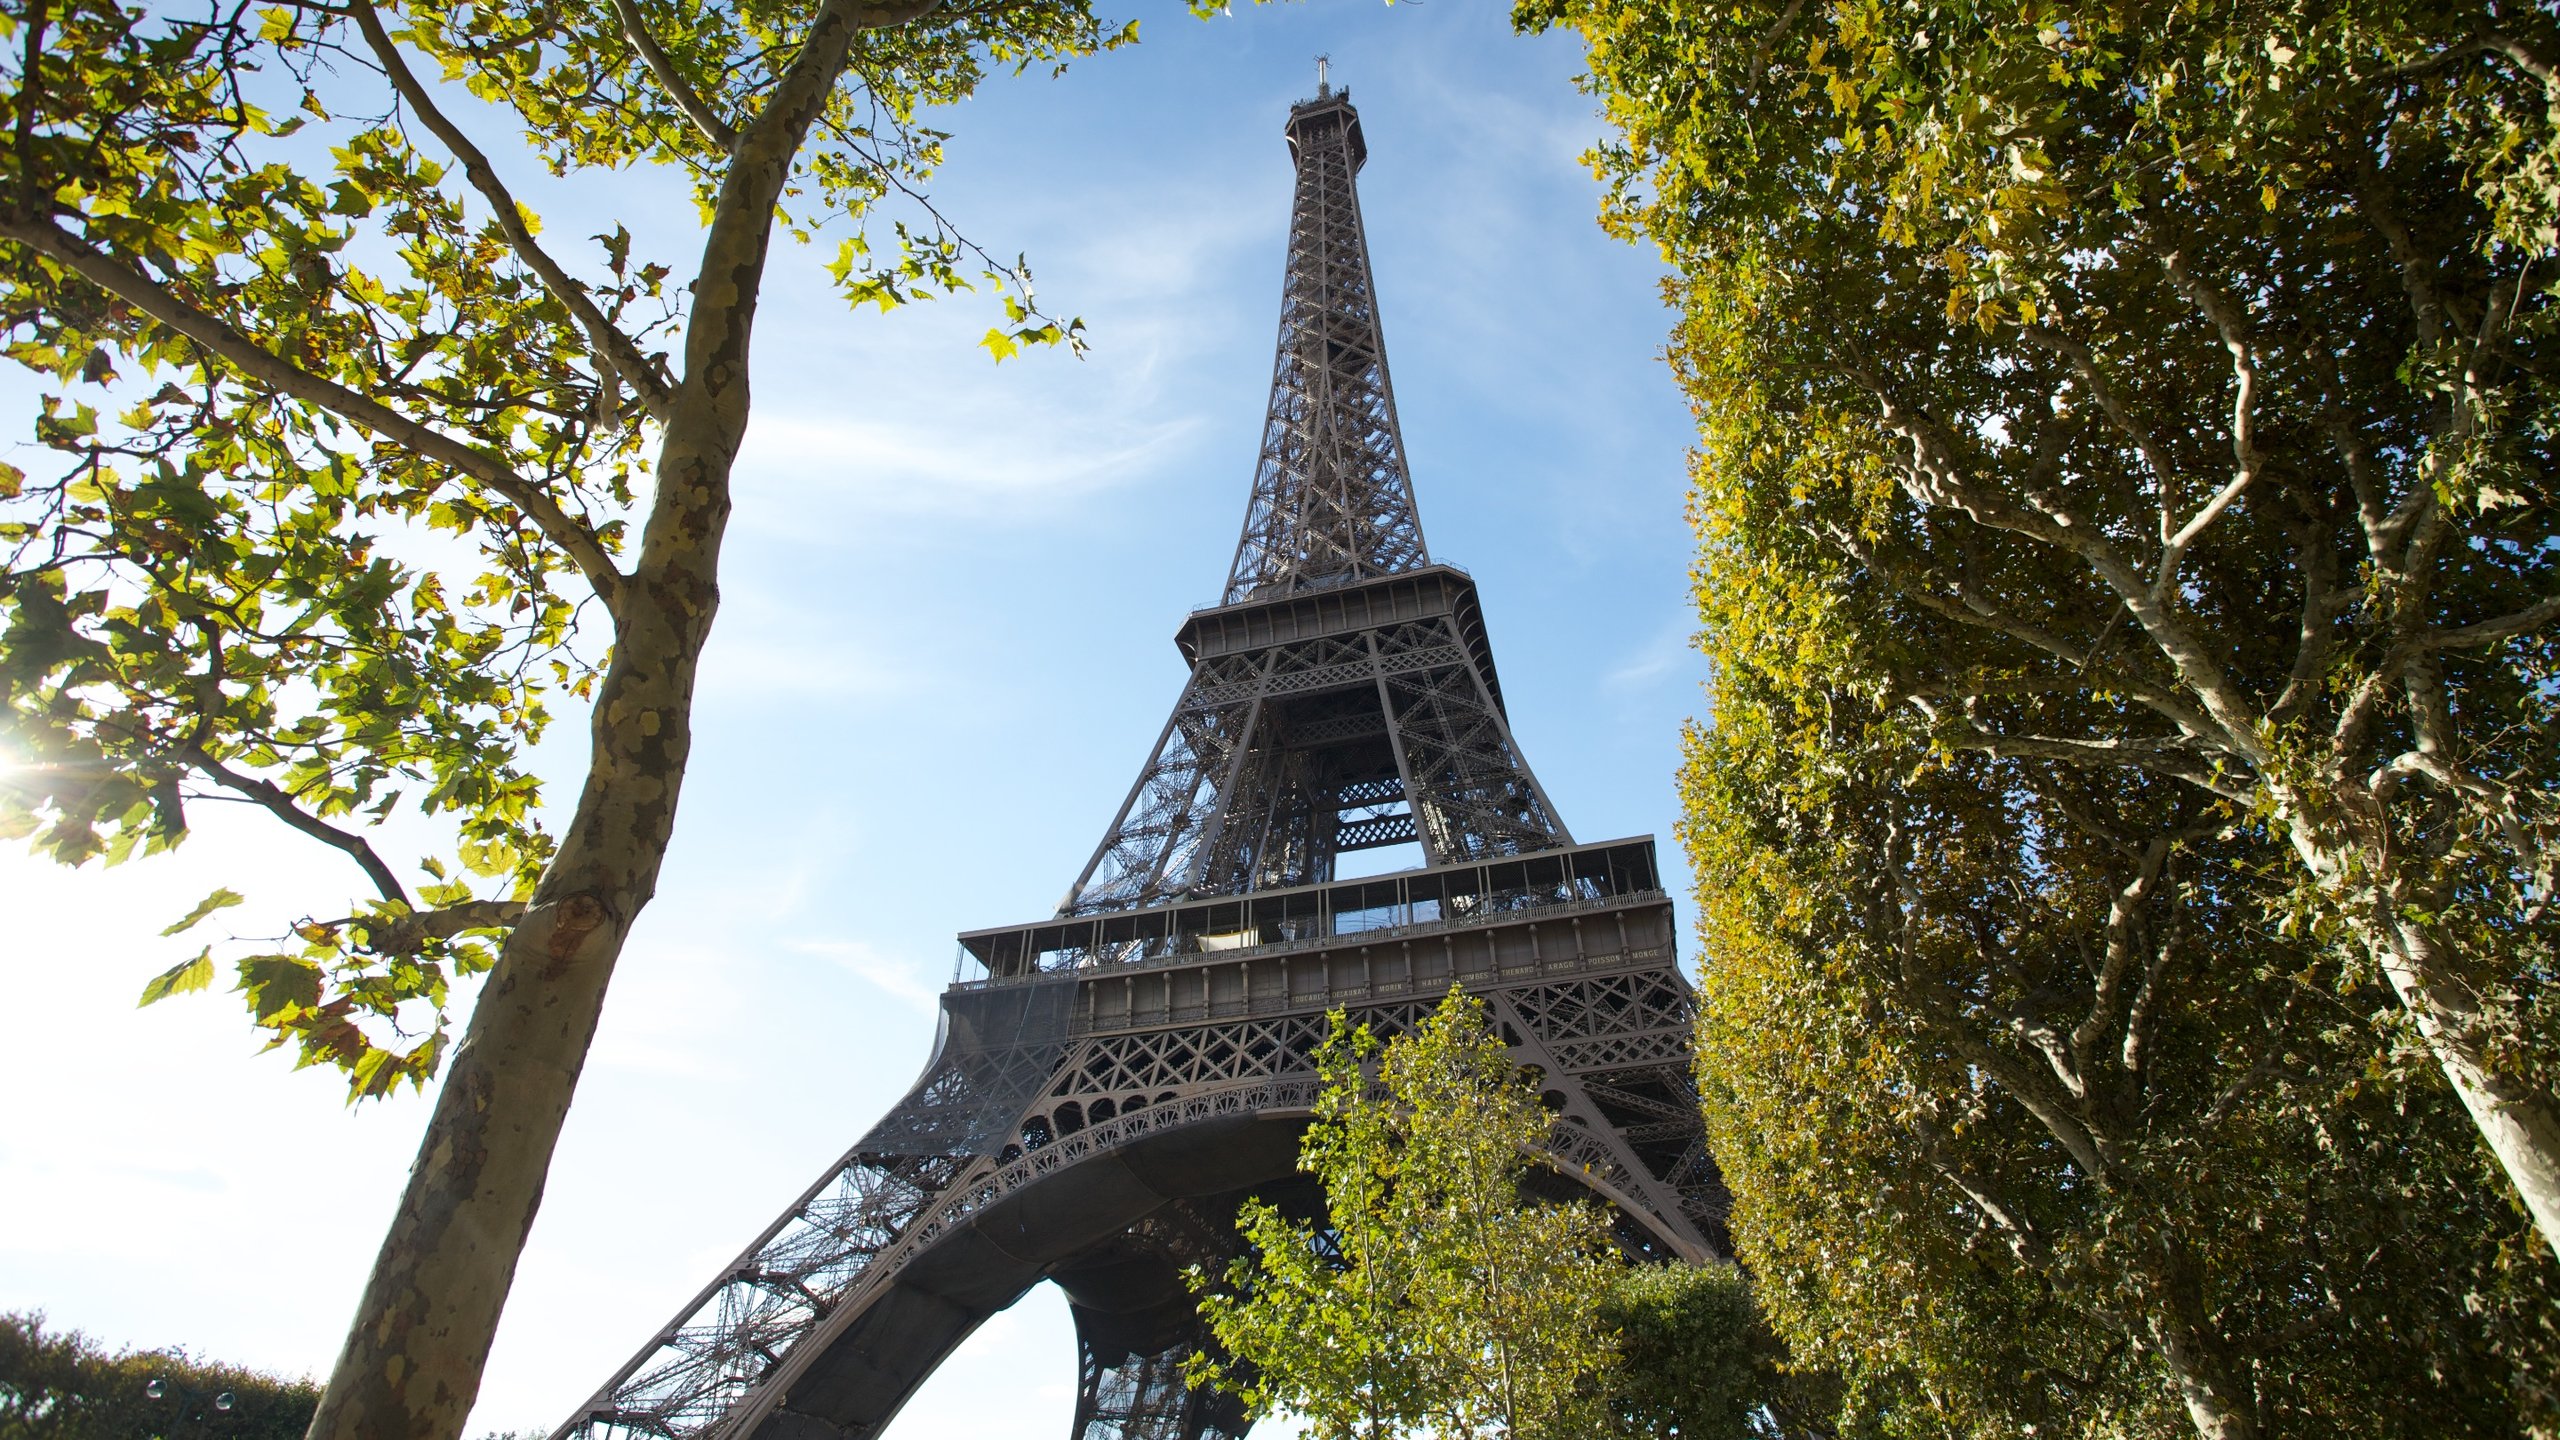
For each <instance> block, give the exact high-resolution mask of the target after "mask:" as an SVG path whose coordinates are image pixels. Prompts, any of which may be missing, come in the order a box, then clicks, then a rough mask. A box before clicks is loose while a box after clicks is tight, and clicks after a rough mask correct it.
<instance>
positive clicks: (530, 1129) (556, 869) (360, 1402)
mask: <svg viewBox="0 0 2560 1440" xmlns="http://www.w3.org/2000/svg"><path fill="white" fill-rule="evenodd" d="M929 8H931V0H887V3H881V4H872V5H864V4H861V3H857V0H827V3H826V4H825V5H824V6H823V7H822V8H821V9H820V10H819V12H818V13H817V15H816V16H814V17H813V18H812V19H811V21H810V25H809V32H808V35H807V37H806V38H805V39H804V40H803V42H802V44H801V47H800V53H799V54H798V55H797V56H796V57H794V58H793V60H792V62H791V66H790V69H789V71H788V72H787V73H786V74H785V75H784V77H783V79H782V80H781V82H780V83H779V84H777V85H776V86H775V87H774V90H773V92H772V95H771V98H770V99H769V100H768V102H767V104H766V106H765V108H764V109H763V110H762V111H761V112H760V113H759V114H758V115H757V117H756V119H755V121H754V122H753V123H752V124H751V125H749V126H748V127H747V129H746V130H745V132H744V133H742V134H741V135H740V136H739V138H738V143H737V147H736V149H735V150H733V151H732V152H731V163H730V167H729V173H728V174H727V176H726V177H724V179H723V182H722V185H721V191H720V197H719V200H718V202H717V204H716V205H715V207H714V209H713V212H712V216H713V218H712V223H711V228H710V232H709V234H708V236H707V237H706V238H705V241H704V244H703V253H702V265H701V270H700V273H699V275H698V276H697V278H696V279H695V281H694V284H693V313H692V315H691V316H690V317H689V319H688V323H687V326H686V331H685V352H684V380H683V382H682V384H681V385H679V386H678V388H677V390H676V393H675V396H674V397H673V403H672V405H671V406H670V410H669V415H668V419H667V427H666V433H665V435H664V437H663V438H662V440H661V443H660V445H659V451H658V470H657V490H656V493H655V495H654V496H653V498H652V500H651V503H650V508H649V519H648V525H647V528H646V530H645V531H644V532H643V534H642V537H641V542H640V554H639V556H638V559H637V562H636V564H635V566H634V569H633V572H632V574H631V576H630V577H629V580H628V582H627V583H626V584H625V585H623V586H622V589H621V594H620V595H619V596H617V597H616V603H615V605H614V607H613V611H614V616H613V618H614V621H615V637H614V651H613V661H612V663H611V665H610V666H609V667H608V668H607V669H606V672H605V676H604V680H603V682H602V683H601V684H600V685H598V686H597V689H596V696H595V712H594V715H593V718H592V721H591V723H590V727H589V733H590V737H591V740H592V744H593V750H592V753H591V757H590V762H589V768H588V771H587V776H586V783H585V786H584V789H583V790H582V791H581V793H580V795H579V797H578V808H577V812H576V814H575V815H574V816H573V817H572V819H571V821H570V824H569V826H568V828H567V830H566V832H565V833H564V834H563V835H562V837H561V845H560V851H559V854H558V855H557V856H555V857H554V859H553V861H552V864H551V867H550V868H549V869H548V870H547V871H545V872H544V875H543V880H542V884H541V886H540V888H539V889H538V890H537V892H536V894H535V896H534V904H533V907H532V909H531V910H530V912H529V913H528V914H527V915H526V917H525V919H524V920H523V922H522V923H520V924H519V925H518V926H517V928H516V929H515V931H514V932H513V933H512V934H511V935H510V936H509V937H508V939H507V944H506V947H505V949H504V951H503V952H502V954H501V955H500V957H499V960H498V964H497V966H496V968H495V969H493V970H492V971H491V972H490V975H489V982H488V985H487V986H486V988H485V989H483V990H482V992H481V996H480V1000H479V1003H478V1004H477V1005H476V1006H475V1007H474V1008H473V1010H472V1015H471V1023H470V1025H469V1027H468V1028H467V1029H466V1030H465V1032H464V1036H463V1042H462V1044H461V1046H460V1047H459V1048H458V1049H457V1050H456V1051H455V1053H454V1056H453V1061H452V1066H451V1069H450V1070H449V1071H448V1072H447V1074H446V1076H445V1081H444V1086H443V1088H442V1090H440V1091H439V1092H438V1093H437V1095H436V1103H435V1111H434V1114H433V1115H432V1116H431V1117H430V1118H429V1120H428V1122H427V1132H426V1135H425V1137H424V1138H423V1139H422V1140H421V1141H420V1143H419V1147H418V1158H417V1161H416V1163H415V1164H414V1165H413V1166H412V1167H411V1169H410V1172H409V1185H408V1189H407V1190H406V1191H405V1192H404V1193H403V1194H402V1196H401V1199H400V1208H399V1210H398V1212H397V1214H396V1215H395V1216H394V1218H393V1220H392V1224H391V1229H390V1233H389V1234H387V1235H386V1236H384V1238H383V1242H382V1250H381V1253H380V1254H379V1255H378V1256H377V1257H376V1258H375V1261H374V1268H373V1273H372V1276H371V1278H370V1279H369V1280H368V1281H367V1282H366V1284H365V1290H364V1298H363V1299H362V1300H361V1301H360V1302H359V1303H358V1305H357V1309H356V1318H355V1323H354V1324H353V1325H352V1326H351V1327H350V1328H349V1330H348V1333H347V1341H346V1346H345V1348H344V1349H342V1350H341V1351H340V1352H339V1355H338V1360H337V1364H336V1366H335V1367H334V1368H333V1369H332V1370H331V1371H330V1374H329V1383H328V1387H327V1389H326V1390H325V1391H324V1392H323V1393H322V1395H321V1399H320V1407H319V1411H318V1413H317V1414H315V1415H314V1416H313V1417H312V1421H311V1429H310V1431H309V1432H308V1435H309V1440H456V1437H458V1436H459V1435H460V1434H461V1432H462V1426H463V1424H464V1422H465V1421H466V1420H467V1419H468V1418H469V1416H470V1413H471V1406H472V1402H473V1401H474V1400H475V1399H476V1398H477V1397H478V1395H479V1390H480V1374H481V1371H482V1369H483V1367H484V1366H485V1365H486V1364H487V1362H488V1358H489V1346H490V1343H491V1341H492V1340H493V1339H494V1337H495V1335H496V1332H497V1327H498V1315H499V1312H500V1310H501V1309H502V1308H503V1307H504V1306H505V1303H506V1298H507V1290H508V1287H509V1286H510V1285H511V1284H512V1283H513V1281H514V1279H515V1269H516V1261H517V1258H518V1257H519V1256H520V1255H521V1254H522V1252H523V1248H524V1242H525V1238H526V1236H527V1234H528V1233H529V1232H530V1231H531V1230H532V1227H533V1219H534V1213H535V1211H536V1210H537V1209H538V1208H539V1207H540V1205H541V1202H542V1186H543V1181H544V1178H545V1176H546V1175H547V1174H548V1172H549V1170H550V1166H551V1154H552V1150H553V1148H554V1147H555V1146H556V1145H557V1143H558V1141H559V1138H560V1128H561V1125H562V1123H563V1122H564V1121H565V1120H566V1119H567V1117H568V1113H569V1100H570V1096H571V1094H572V1092H573V1091H574V1090H575V1089H576V1087H577V1082H578V1072H579V1070H580V1069H581V1068H582V1067H583V1066H584V1065H585V1063H586V1055H587V1047H588V1044H589V1042H590V1041H591V1040H592V1039H593V1038H594V1036H595V1030H596V1022H597V1020H598V1019H599V1018H600V1016H601V1014H602V1012H603V1008H604V997H605V987H606V984H607V982H608V981H610V980H611V979H612V976H613V968H614V964H615V962H616V961H617V960H618V959H619V958H620V956H621V953H622V944H623V940H624V938H625V937H626V936H628V935H629V934H630V931H631V926H632V923H633V922H634V921H635V920H637V919H638V918H639V914H640V911H641V908H642V907H643V906H645V905H647V904H648V902H649V898H650V896H651V895H653V894H654V893H655V892H656V890H657V883H658V869H659V866H660V865H661V864H662V863H663V862H664V860H665V858H666V850H667V842H668V840H669V838H670V837H671V836H672V835H673V833H674V828H675V812H676V797H677V794H678V792H679V791H680V789H681V788H682V786H683V783H684V773H685V761H686V758H687V754H688V751H689V750H690V748H691V744H692V733H693V732H692V714H693V685H694V678H695V674H696V672H697V669H698V667H699V663H700V660H701V656H702V648H703V645H704V643H705V642H706V641H707V640H708V639H709V638H710V634H711V621H712V616H713V614H714V613H715V612H716V611H717V609H718V607H719V587H718V572H719V557H720V543H721V539H722V536H723V535H724V533H725V532H726V529H727V525H728V518H729V472H730V467H731V465H732V464H733V463H734V461H735V460H736V457H737V452H738V444H739V442H740V441H741V440H742V439H743V438H744V436H745V433H746V423H747V408H748V388H747V375H748V364H747V362H748V353H749V351H748V347H749V341H750V339H751V338H752V334H753V331H754V325H755V311H756V301H757V298H758V294H759V292H760V290H761V287H762V283H763V278H764V266H765V258H766V253H767V250H768V247H769V245H770V243H771V240H772V226H773V207H774V204H775V201H776V200H777V199H778V198H779V196H780V194H781V191H782V188H783V185H784V184H785V182H786V181H787V179H788V177H789V174H790V169H791V164H792V160H793V158H794V157H795V156H796V155H797V154H798V152H799V149H800V145H801V143H802V141H803V140H804V139H805V138H806V136H807V134H808V131H809V127H810V125H811V124H812V123H814V122H815V120H816V119H817V116H818V114H819V113H820V111H821V109H822V108H823V106H824V105H825V103H826V99H827V96H828V95H829V93H830V92H831V91H832V90H833V89H834V87H835V84H836V81H837V79H838V78H839V77H840V76H841V75H842V74H843V73H844V68H845V62H846V56H847V54H848V51H849V49H850V46H851V44H852V40H853V36H854V34H855V32H856V31H857V30H859V29H863V28H871V27H875V26H884V25H894V24H899V23H903V22H904V21H906V20H909V19H912V18H914V17H915V16H916V15H917V14H918V13H921V12H922V11H924V10H926V9H929Z"/></svg>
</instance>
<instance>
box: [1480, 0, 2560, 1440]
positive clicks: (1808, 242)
mask: <svg viewBox="0 0 2560 1440" xmlns="http://www.w3.org/2000/svg"><path fill="white" fill-rule="evenodd" d="M1519 15H1520V18H1521V20H1522V21H1523V23H1526V24H1532V25H1570V26H1573V27H1575V28H1577V29H1578V30H1579V31H1580V32H1581V33H1582V35H1583V36H1584V37H1585V38H1586V40H1587V41H1588V43H1589V45H1590V50H1591V72H1590V73H1591V79H1592V84H1593V86H1594V88H1595V90H1596V91H1597V92H1598V93H1599V94H1600V95H1601V96H1602V97H1603V99H1604V101H1605V104H1606V106H1607V110H1608V114H1609V115H1610V117H1611V119H1612V120H1613V121H1614V122H1615V124H1616V125H1617V127H1618V129H1619V132H1620V138H1619V139H1618V140H1617V141H1616V142H1614V143H1612V144H1610V145H1608V146H1606V147H1604V148H1603V149H1602V151H1601V152H1600V153H1599V154H1598V155H1597V156H1596V157H1595V159H1596V163H1597V165H1598V168H1599V170H1600V172H1601V174H1602V175H1603V177H1604V179H1605V180H1606V181H1607V182H1608V185H1609V187H1610V190H1609V200H1608V203H1607V207H1606V222H1607V223H1608V224H1609V225H1611V226H1612V227H1614V228H1615V229H1617V230H1618V231H1620V232H1621V233H1623V234H1625V235H1626V236H1628V237H1629V238H1633V239H1642V240H1645V241H1649V242H1651V243H1654V244H1656V245H1658V246H1660V247H1661V249H1662V251H1663V253H1664V254H1665V256H1666V257H1667V258H1668V259H1669V261H1670V262H1671V264H1672V266H1673V267H1674V278H1673V279H1672V280H1671V281H1669V282H1668V293H1669V296H1670V298H1671V300H1672V301H1673V302H1674V304H1675V305H1676V307H1677V308H1678V311H1679V314H1680V327H1679V329H1678V331H1677V334H1676V335H1675V338H1674V341H1673V349H1672V360H1673V363H1674V367H1675V369H1676V370H1677V372H1678V374H1679V377H1680V379H1681V382H1682V383H1683V385H1684V386H1685V387H1686V388H1687V390H1688V393H1689V395H1690V397H1691V399H1692V401H1693V404H1694V406H1695V408H1696V412H1697V415H1698V418H1699V422H1700V425H1701V447H1700V450H1699V452H1698V455H1697V461H1696V467H1695V481H1696V489H1695V494H1694V500H1693V519H1694V521H1695V523H1696V525H1697V527H1698V530H1699V534H1700V537H1701V542H1702V548H1701V553H1700V560H1699V564H1698V568H1697V571H1696V594H1697V599H1698V602H1699V605H1700V607H1701V612H1702V615H1703V617H1704V620H1705V622H1706V631H1705V644H1706V647H1707V650H1708V653H1709V655H1710V656H1711V658H1712V659H1713V661H1714V664H1715V670H1714V681H1713V687H1712V690H1713V696H1712V698H1713V704H1714V713H1713V716H1712V720H1711V721H1710V722H1709V723H1708V724H1707V725H1705V726H1702V727H1701V728H1699V729H1698V730H1696V731H1695V732H1694V733H1693V734H1692V735H1691V737H1690V741H1689V753H1688V763H1687V767H1686V769H1685V772H1684V786H1685V790H1684V808H1685V814H1686V821H1685V825H1684V829H1683V835H1684V839H1685V841H1686V843H1687V845H1688V848H1689V850H1690V854H1691V857H1692V860H1693V862H1694V865H1695V868H1696V873H1697V875H1698V876H1699V883H1700V886H1701V895H1702V903H1703V911H1704V923H1705V938H1706V955H1707V964H1706V974H1705V990H1706V1000H1707V1005H1706V1014H1705V1017H1704V1020H1703V1023H1702V1029H1701V1033H1700V1040H1701V1044H1700V1056H1699V1063H1700V1066H1701V1073H1702V1078H1703V1081H1704V1087H1703V1088H1704V1089H1705V1091H1706V1093H1707V1096H1708V1111H1709V1124H1710V1130H1711V1135H1712V1138H1713V1141H1714V1144H1715V1148H1716V1152H1717V1154H1718V1156H1719V1158H1720V1160H1721V1161H1722V1162H1723V1164H1724V1166H1725V1171H1726V1175H1727V1178H1728V1180H1729V1182H1730V1183H1731V1185H1732V1188H1733V1190H1734V1194H1735V1198H1736V1211H1735V1216H1734V1231H1735V1235H1736V1238H1737V1243H1738V1244H1739V1246H1740V1249H1741V1252H1742V1255H1743V1258H1744V1260H1745V1262H1746V1264H1748V1265H1749V1266H1750V1267H1751V1269H1752V1271H1753V1273H1754V1275H1755V1277H1756V1279H1757V1280H1758V1282H1759V1285H1760V1293H1761V1298H1762V1300H1763V1302H1764V1304H1765V1306H1766V1308H1767V1310H1768V1312H1769V1314H1770V1316H1771V1318H1772V1320H1773V1322H1774V1324H1775V1326H1776V1328H1777V1329H1778V1330H1779V1331H1780V1332H1781V1333H1782V1334H1783V1335H1784V1336H1785V1338H1786V1339H1787V1340H1788V1341H1790V1342H1791V1343H1792V1345H1793V1346H1794V1348H1795V1352H1796V1354H1797V1356H1798V1358H1799V1360H1801V1361H1803V1362H1805V1363H1807V1364H1809V1365H1818V1366H1822V1367H1828V1368H1829V1369H1831V1370H1832V1371H1834V1372H1835V1373H1836V1374H1837V1375H1838V1376H1839V1377H1840V1379H1841V1381H1842V1384H1843V1386H1844V1392H1843V1393H1844V1398H1845V1404H1846V1416H1845V1418H1844V1424H1855V1425H1863V1426H1873V1427H1876V1428H1877V1429H1878V1430H1879V1431H1881V1432H1882V1433H1888V1434H1909V1435H1943V1434H1987V1433H1994V1432H1997V1433H2019V1432H2020V1431H2021V1430H2022V1429H2023V1428H2024V1427H2028V1426H2032V1427H2033V1433H2037V1434H2054V1433H2077V1434H2090V1435H2101V1434H2103V1435H2125V1434H2161V1435H2169V1434H2176V1433H2180V1432H2185V1431H2192V1432H2193V1433H2195V1434H2198V1435H2202V1436H2205V1437H2209V1440H2248V1437H2256V1436H2261V1435H2285V1434H2296V1435H2310V1434H2331V1433H2356V1434H2364V1435H2399V1434H2405V1435H2412V1436H2415V1435H2430V1436H2443V1435H2512V1434H2516V1433H2519V1432H2525V1433H2536V1434H2550V1433H2554V1432H2555V1431H2560V1330H2555V1325H2560V1264H2556V1263H2555V1258H2554V1257H2555V1254H2560V1103H2556V1102H2555V1095H2556V1094H2560V1085H2555V1080H2560V990H2555V983H2560V969H2555V965H2560V960H2556V959H2555V948H2554V941H2555V938H2560V916H2556V915H2555V914H2554V912H2553V910H2552V906H2551V901H2552V898H2553V897H2552V885H2553V882H2554V865H2555V854H2560V850H2555V845H2556V844H2560V754H2556V753H2555V747H2560V714H2555V709H2556V708H2560V486H2555V485H2554V484H2553V479H2552V476H2553V461H2554V459H2555V454H2554V449H2555V441H2556V440H2560V437H2555V434H2554V429H2553V425H2554V421H2555V419H2560V416H2555V414H2554V403H2555V400H2560V386H2555V383H2554V379H2555V377H2554V368H2553V367H2554V366H2555V364H2560V355H2555V353H2554V350H2553V348H2552V329H2553V325H2554V323H2555V315H2560V309H2556V308H2555V305H2554V296H2553V288H2552V287H2553V284H2554V282H2555V281H2560V269H2555V266H2554V263H2553V262H2554V261H2555V260H2560V253H2555V252H2556V251H2560V245H2555V224H2560V70H2555V63H2560V26H2556V25H2555V24H2554V21H2553V19H2552V17H2551V15H2550V14H2549V13H2548V11H2547V10H2544V9H2537V8H2533V7H2524V6H2508V5H2506V4H2504V3H2487V4H2479V3H2473V4H2446V3H2431V0H2379V3H2363V0H2313V3H2263V0H2162V3H2151V0H2134V3H2127V4H2115V5H2106V6H2065V5H2060V4H2052V3H2042V0H2025V3H2022V4H2016V5H2007V6H1975V5H1969V4H1962V3H1952V4H1951V3H1931V0H1919V3H1905V0H1814V3H1807V0H1738V3H1717V4H1712V5H1710V4H1703V3H1691V0H1529V3H1527V4H1525V5H1523V6H1522V7H1521V9H1520V12H1519Z"/></svg>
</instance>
